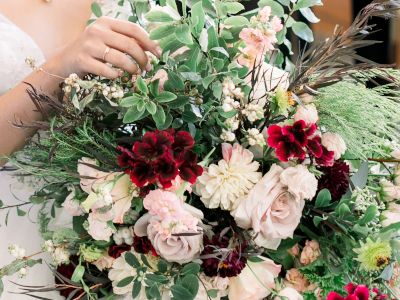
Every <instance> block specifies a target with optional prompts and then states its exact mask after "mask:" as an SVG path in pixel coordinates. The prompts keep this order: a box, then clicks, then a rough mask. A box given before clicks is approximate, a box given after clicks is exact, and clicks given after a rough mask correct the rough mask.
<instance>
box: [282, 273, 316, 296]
mask: <svg viewBox="0 0 400 300" xmlns="http://www.w3.org/2000/svg"><path fill="white" fill-rule="evenodd" d="M285 279H286V285H287V286H291V287H293V288H294V289H295V290H296V291H298V292H300V293H303V292H305V291H308V290H309V288H310V282H309V281H308V280H307V279H306V278H305V277H304V275H303V274H302V273H300V271H299V270H298V269H295V268H293V269H290V270H288V271H287V272H286V277H285Z"/></svg>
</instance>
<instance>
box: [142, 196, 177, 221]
mask: <svg viewBox="0 0 400 300" xmlns="http://www.w3.org/2000/svg"><path fill="white" fill-rule="evenodd" d="M143 206H144V208H146V209H147V210H148V211H149V213H150V214H151V215H154V216H159V217H160V218H161V219H165V218H166V217H168V216H171V215H173V216H174V215H177V214H180V212H181V211H182V210H183V208H182V200H181V199H179V198H178V196H177V195H176V194H174V193H172V192H168V191H163V190H161V189H158V190H154V191H150V192H149V193H148V195H147V196H146V197H145V198H144V200H143Z"/></svg>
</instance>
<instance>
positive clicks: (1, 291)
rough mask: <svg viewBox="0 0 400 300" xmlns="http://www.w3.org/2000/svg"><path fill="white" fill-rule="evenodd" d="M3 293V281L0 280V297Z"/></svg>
mask: <svg viewBox="0 0 400 300" xmlns="http://www.w3.org/2000/svg"><path fill="white" fill-rule="evenodd" d="M3 292H4V284H3V280H1V279H0V297H1V295H2V294H3Z"/></svg>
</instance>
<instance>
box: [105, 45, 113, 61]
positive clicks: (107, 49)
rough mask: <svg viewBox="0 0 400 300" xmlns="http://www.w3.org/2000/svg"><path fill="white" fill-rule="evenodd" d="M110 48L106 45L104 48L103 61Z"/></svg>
mask: <svg viewBox="0 0 400 300" xmlns="http://www.w3.org/2000/svg"><path fill="white" fill-rule="evenodd" d="M110 50H111V48H110V47H107V48H106V50H104V54H103V61H106V56H107V54H108V53H109V52H110Z"/></svg>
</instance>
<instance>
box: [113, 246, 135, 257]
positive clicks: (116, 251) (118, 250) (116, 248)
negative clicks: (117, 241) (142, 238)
mask: <svg viewBox="0 0 400 300" xmlns="http://www.w3.org/2000/svg"><path fill="white" fill-rule="evenodd" d="M131 249H132V246H131V245H127V244H122V245H113V246H110V247H109V248H108V255H110V256H111V257H113V258H118V257H120V256H121V254H122V253H124V252H126V251H129V250H131Z"/></svg>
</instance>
